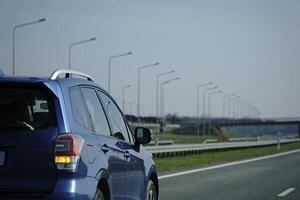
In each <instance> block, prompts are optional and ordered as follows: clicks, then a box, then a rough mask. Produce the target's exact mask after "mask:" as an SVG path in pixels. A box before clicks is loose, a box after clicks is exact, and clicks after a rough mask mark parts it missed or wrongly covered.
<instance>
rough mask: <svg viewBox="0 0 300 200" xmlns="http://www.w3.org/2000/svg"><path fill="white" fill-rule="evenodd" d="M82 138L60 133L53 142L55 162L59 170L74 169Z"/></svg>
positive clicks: (77, 160)
mask: <svg viewBox="0 0 300 200" xmlns="http://www.w3.org/2000/svg"><path fill="white" fill-rule="evenodd" d="M83 142H84V140H83V139H82V137H80V136H78V135H73V134H64V135H60V136H58V137H57V139H56V143H55V164H56V166H57V168H58V169H60V170H67V171H73V172H74V171H76V168H77V165H78V162H79V157H80V152H81V148H82V145H83Z"/></svg>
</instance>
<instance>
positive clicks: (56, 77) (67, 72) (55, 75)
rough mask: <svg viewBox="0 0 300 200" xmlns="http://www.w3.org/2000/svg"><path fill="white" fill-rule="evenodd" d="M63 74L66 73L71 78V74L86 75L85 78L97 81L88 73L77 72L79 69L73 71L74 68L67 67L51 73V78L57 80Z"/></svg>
mask: <svg viewBox="0 0 300 200" xmlns="http://www.w3.org/2000/svg"><path fill="white" fill-rule="evenodd" d="M62 74H65V78H69V77H70V76H71V75H77V76H81V77H84V78H86V79H87V80H89V81H94V82H95V80H94V79H93V78H92V77H91V76H89V75H87V74H84V73H81V72H77V71H73V70H67V69H58V70H56V71H54V72H53V73H52V74H51V76H50V79H51V80H56V79H58V78H59V76H60V75H62Z"/></svg>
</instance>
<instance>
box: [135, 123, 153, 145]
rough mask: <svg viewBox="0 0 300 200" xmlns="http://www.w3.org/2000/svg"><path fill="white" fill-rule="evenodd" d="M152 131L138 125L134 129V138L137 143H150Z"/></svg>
mask: <svg viewBox="0 0 300 200" xmlns="http://www.w3.org/2000/svg"><path fill="white" fill-rule="evenodd" d="M151 137H152V133H151V130H150V129H148V128H143V127H136V128H135V130H134V139H135V143H136V144H137V145H140V144H148V143H149V142H150V141H151Z"/></svg>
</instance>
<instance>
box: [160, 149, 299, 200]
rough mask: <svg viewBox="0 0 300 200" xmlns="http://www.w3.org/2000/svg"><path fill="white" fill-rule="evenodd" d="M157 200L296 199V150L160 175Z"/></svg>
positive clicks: (297, 187)
mask: <svg viewBox="0 0 300 200" xmlns="http://www.w3.org/2000/svg"><path fill="white" fill-rule="evenodd" d="M159 183H160V198H159V199H160V200H260V199H261V200H269V199H270V200H273V199H276V200H277V199H283V200H299V199H300V151H297V152H294V153H291V154H287V155H282V156H278V157H272V158H268V159H262V160H257V161H252V162H244V163H241V164H238V163H236V164H234V165H232V166H226V167H220V168H214V169H207V170H206V169H204V171H200V172H196V173H190V174H183V175H178V176H177V175H175V176H173V177H160V180H159Z"/></svg>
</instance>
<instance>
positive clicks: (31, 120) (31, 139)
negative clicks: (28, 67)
mask: <svg viewBox="0 0 300 200" xmlns="http://www.w3.org/2000/svg"><path fill="white" fill-rule="evenodd" d="M55 100H56V97H55V95H54V94H53V93H52V92H51V91H50V90H49V89H48V88H47V87H46V86H45V85H44V84H43V82H42V81H32V82H31V81H12V80H9V79H4V80H0V193H1V197H3V196H7V197H9V196H28V195H32V196H40V195H44V194H47V193H50V192H51V191H52V189H53V187H54V185H55V183H56V179H57V178H56V177H57V169H56V166H55V163H54V162H53V160H54V159H53V158H54V157H53V155H54V145H55V140H56V137H57V135H58V133H59V131H58V127H57V121H56V108H55Z"/></svg>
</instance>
